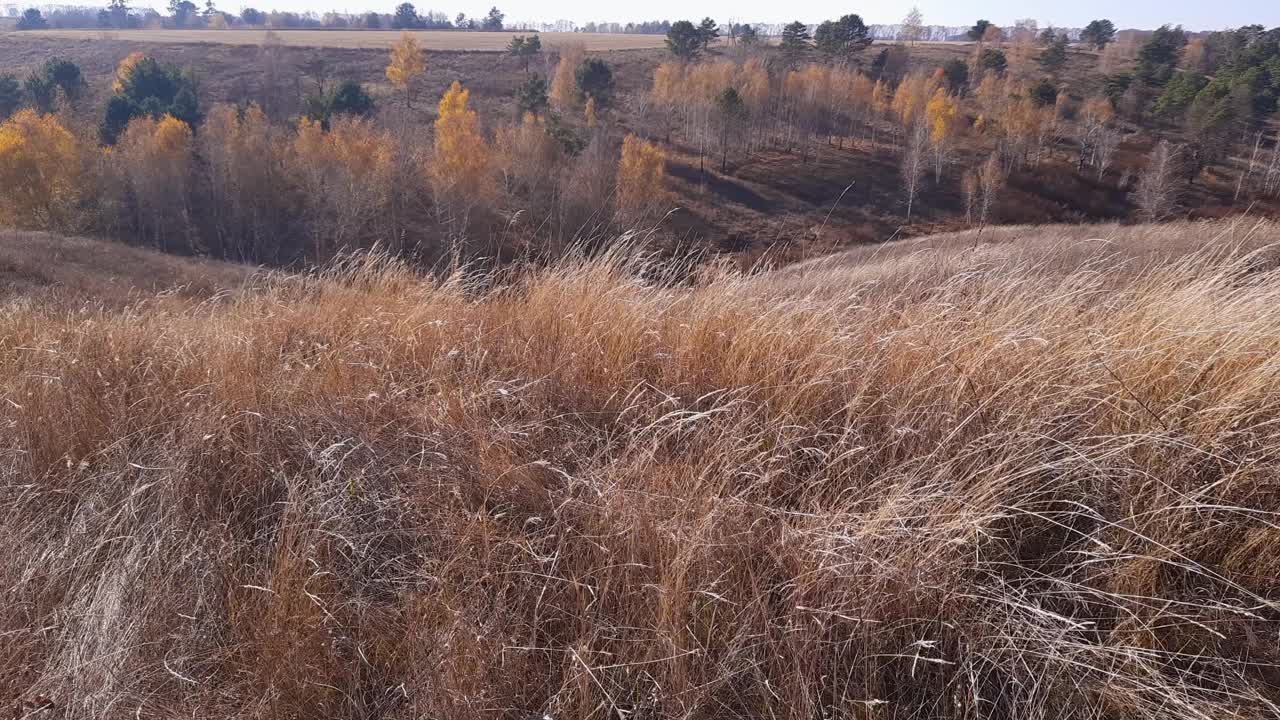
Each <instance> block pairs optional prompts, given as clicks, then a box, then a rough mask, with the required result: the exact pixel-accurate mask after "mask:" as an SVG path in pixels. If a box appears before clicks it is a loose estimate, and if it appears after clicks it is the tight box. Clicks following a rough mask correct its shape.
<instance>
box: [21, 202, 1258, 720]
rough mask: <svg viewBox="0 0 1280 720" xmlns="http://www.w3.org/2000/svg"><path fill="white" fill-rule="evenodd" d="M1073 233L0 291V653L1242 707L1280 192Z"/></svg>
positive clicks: (91, 677)
mask: <svg viewBox="0 0 1280 720" xmlns="http://www.w3.org/2000/svg"><path fill="white" fill-rule="evenodd" d="M1055 232H1056V231H1051V230H1046V231H1042V235H1043V236H1044V237H1046V238H1050V239H1052V238H1053V237H1055ZM1100 232H1105V233H1107V234H1108V235H1109V236H1110V244H1101V243H1094V244H1090V243H1079V242H1078V243H1067V242H1050V241H1037V240H1035V239H1033V238H1031V239H1028V240H1027V241H1026V242H1025V243H1023V244H1020V243H1016V242H1010V243H1005V244H1002V243H1000V242H996V243H989V242H987V239H990V238H992V235H990V234H988V235H986V236H983V237H982V238H976V239H975V237H974V236H971V235H969V236H959V237H953V238H950V239H949V240H947V241H945V242H938V243H936V244H935V246H934V247H933V248H932V249H930V250H929V251H928V252H924V251H923V249H922V248H921V247H920V246H918V245H917V246H914V249H912V246H899V248H905V249H886V250H884V251H882V253H883V254H882V255H880V256H873V257H865V258H862V259H861V260H860V261H858V262H856V263H854V264H852V265H850V266H849V267H848V268H847V269H844V270H833V269H827V270H815V269H814V268H812V267H810V268H808V269H806V270H802V271H797V272H799V273H807V275H806V274H796V273H792V274H776V275H766V276H743V275H736V274H732V273H720V272H706V273H704V274H702V276H701V279H700V280H699V281H698V282H697V283H695V284H694V285H693V286H692V287H688V286H676V285H664V284H662V283H660V282H655V281H654V280H652V279H649V280H644V279H641V278H652V277H654V275H655V273H653V272H652V271H651V269H649V268H644V267H642V266H640V265H642V263H640V262H639V261H635V260H627V259H623V258H621V257H620V256H613V257H610V258H605V259H602V260H594V261H582V262H578V263H567V264H563V265H561V266H559V267H557V268H554V269H548V270H543V271H538V272H537V273H536V274H534V275H532V276H530V277H527V278H522V279H519V280H508V281H505V282H497V279H495V278H484V277H468V276H465V275H458V276H455V277H452V278H449V279H447V280H444V281H430V280H426V279H422V278H419V277H416V276H414V275H413V274H412V273H410V272H409V271H407V270H406V269H404V268H403V267H401V266H399V265H396V264H394V263H392V262H390V261H383V260H376V259H371V260H353V261H350V262H348V263H347V264H345V265H343V266H340V267H336V268H335V269H332V270H330V271H328V272H325V273H321V274H316V275H312V276H308V277H300V278H298V277H279V278H276V279H275V280H273V281H271V282H268V283H267V287H266V288H264V289H262V290H257V291H247V292H243V293H241V294H239V295H237V296H236V297H235V298H234V299H231V300H227V301H224V302H220V303H200V302H197V301H194V300H190V299H183V298H181V297H180V296H178V295H176V294H169V295H167V296H165V297H160V298H156V299H154V300H148V301H145V302H142V303H139V304H137V305H134V306H132V307H130V308H128V309H123V310H120V309H113V310H98V311H93V310H86V309H84V308H78V309H69V308H68V307H66V306H65V305H60V304H57V303H43V304H42V303H11V304H10V305H8V306H7V307H6V311H5V312H3V313H0V392H3V402H0V413H3V415H2V416H0V422H2V423H3V425H2V427H3V428H4V429H3V434H2V435H0V437H2V438H3V458H4V465H3V468H4V480H3V485H2V486H0V493H3V495H2V497H3V507H4V509H5V526H4V527H5V532H4V534H3V536H2V537H0V593H2V594H3V597H2V598H0V637H2V638H3V642H0V688H2V689H3V691H4V692H6V693H8V694H9V695H10V696H12V697H13V699H14V700H13V701H14V702H15V703H26V705H25V706H24V707H28V708H30V707H32V706H34V705H37V704H45V703H46V700H47V702H48V703H52V704H53V705H54V706H55V707H54V709H51V710H43V711H39V712H43V713H45V714H55V713H56V716H57V717H67V718H90V717H93V718H98V717H125V716H128V717H155V718H159V717H165V718H169V717H197V718H215V717H217V718H225V717H243V718H250V717H253V718H283V717H296V718H316V717H347V718H375V717H379V718H410V717H413V718H451V719H460V718H525V717H543V716H547V717H551V718H601V719H603V718H616V719H618V720H622V719H623V718H724V717H744V718H746V717H750V718H804V719H805V720H809V719H812V718H858V719H864V718H865V719H872V718H874V719H879V718H966V719H967V718H1019V719H1021V718H1073V719H1074V718H1079V719H1081V720H1083V719H1085V718H1089V719H1096V718H1125V719H1129V718H1153V719H1154V718H1170V717H1177V718H1199V719H1204V720H1211V719H1212V720H1217V719H1220V718H1228V717H1230V718H1264V717H1275V716H1276V715H1277V713H1278V712H1280V710H1278V708H1277V706H1276V702H1277V701H1278V700H1280V657H1278V654H1280V650H1278V649H1277V648H1278V646H1277V644H1276V637H1277V632H1280V612H1278V608H1277V602H1280V580H1277V578H1278V577H1280V575H1278V574H1277V571H1278V570H1280V567H1278V565H1280V556H1278V555H1277V552H1276V551H1277V547H1278V546H1280V525H1277V516H1276V513H1277V511H1278V510H1280V482H1278V481H1277V479H1276V477H1277V470H1278V469H1280V424H1278V422H1277V421H1278V420H1280V391H1277V384H1276V381H1277V376H1278V375H1280V275H1277V272H1276V270H1275V269H1274V268H1275V262H1274V260H1273V257H1272V255H1271V253H1270V251H1269V250H1267V249H1266V248H1265V247H1264V246H1266V245H1268V244H1269V243H1272V242H1275V241H1276V240H1280V228H1277V227H1276V226H1272V225H1257V226H1248V227H1246V226H1243V225H1239V224H1237V225H1232V226H1225V225H1218V226H1172V227H1170V228H1166V229H1164V230H1146V229H1137V230H1133V231H1128V230H1120V229H1104V230H1101V231H1100ZM1028 234H1030V233H1029V231H1028ZM1161 241H1164V242H1168V243H1170V244H1171V246H1185V245H1188V244H1195V245H1203V246H1204V249H1202V250H1193V251H1190V252H1189V253H1167V254H1160V253H1149V252H1145V251H1143V250H1142V249H1143V248H1144V247H1147V244H1148V243H1156V242H1161ZM1015 247H1017V248H1021V249H1020V250H1018V251H1013V250H1012V249H1013V248H1015ZM1102 247H1109V248H1113V251H1109V252H1102V251H1100V248H1102ZM1259 248H1262V249H1259ZM1129 249H1133V251H1132V252H1130V251H1129ZM922 253H923V254H922ZM876 263H884V266H883V267H879V268H877V267H876V265H875V264H876ZM911 268H914V273H913V272H910V271H909V270H910V269H911Z"/></svg>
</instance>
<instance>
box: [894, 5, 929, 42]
mask: <svg viewBox="0 0 1280 720" xmlns="http://www.w3.org/2000/svg"><path fill="white" fill-rule="evenodd" d="M899 36H900V37H901V39H902V40H904V41H906V42H909V43H911V44H912V45H915V44H916V42H918V41H919V40H920V39H922V38H923V37H924V16H922V15H921V14H920V8H918V7H916V6H914V5H912V6H911V11H910V12H908V13H907V16H906V17H905V18H903V20H902V31H901V32H900V33H899Z"/></svg>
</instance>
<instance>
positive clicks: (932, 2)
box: [136, 0, 1280, 30]
mask: <svg viewBox="0 0 1280 720" xmlns="http://www.w3.org/2000/svg"><path fill="white" fill-rule="evenodd" d="M400 1H401V0H221V1H218V2H217V4H218V6H219V7H222V8H223V9H227V10H238V9H239V6H240V5H247V4H250V3H252V4H253V5H254V6H255V7H258V8H259V9H264V10H265V9H276V10H293V11H305V10H313V11H316V12H321V13H323V12H326V11H329V10H337V11H348V12H363V11H367V10H379V11H382V12H390V11H391V9H392V8H393V7H394V6H395V5H396V3H398V2H400ZM410 1H411V2H414V4H415V5H416V6H417V8H418V10H419V12H423V11H426V10H438V11H441V12H444V13H445V14H446V15H448V16H449V17H453V16H455V15H457V14H458V13H459V12H465V13H466V14H467V15H468V16H479V15H483V14H484V13H485V12H486V11H488V9H489V6H490V5H491V4H497V5H498V6H499V7H500V8H501V9H502V11H503V12H505V13H506V15H507V18H508V20H520V21H524V20H538V21H545V22H550V21H554V20H560V19H564V20H573V21H575V22H578V23H582V22H586V21H588V20H595V21H608V22H614V21H616V22H626V21H629V20H661V19H672V20H674V19H680V18H690V19H694V20H697V19H699V18H701V17H702V16H704V15H710V16H712V17H714V18H715V19H716V20H719V21H720V22H722V23H723V22H725V21H727V20H729V19H731V18H732V19H734V20H737V21H746V22H785V21H790V20H803V21H805V22H818V21H820V20H824V19H827V18H834V17H838V16H840V15H843V14H845V13H850V12H856V13H858V14H860V15H861V16H862V18H863V20H865V21H866V22H868V23H883V24H890V23H896V22H898V21H899V20H901V19H902V17H903V16H904V15H905V14H906V13H907V10H908V9H910V0H906V1H905V2H903V1H900V0H861V2H854V3H848V2H847V1H841V0H793V1H792V2H777V1H776V0H773V1H771V2H763V1H762V0H745V1H744V0H696V1H692V2H691V1H690V0H649V1H648V2H642V3H633V2H600V1H599V0H410ZM136 4H142V3H136ZM154 4H156V5H162V4H163V2H155V3H154ZM197 4H201V5H202V4H203V2H198V3H197ZM918 4H919V7H920V11H921V12H922V13H923V14H924V19H925V22H926V23H929V24H932V25H966V24H970V23H972V22H973V21H974V20H976V19H978V18H980V17H981V18H987V19H989V20H991V21H993V22H995V23H997V24H1001V25H1011V24H1013V21H1014V20H1017V19H1019V18H1027V17H1030V18H1035V19H1036V20H1038V21H1039V22H1040V25H1041V26H1044V25H1047V24H1050V23H1052V24H1054V25H1058V26H1062V27H1081V26H1083V25H1084V24H1086V23H1088V22H1089V21H1090V20H1093V19H1095V18H1110V19H1111V21H1112V22H1114V23H1115V24H1116V27H1118V28H1130V27H1136V28H1154V27H1156V26H1158V25H1161V24H1163V23H1171V24H1181V25H1183V26H1184V27H1186V28H1188V29H1192V30H1219V29H1223V28H1227V27H1238V26H1240V25H1246V24H1251V23H1261V24H1263V25H1266V26H1267V27H1275V26H1280V0H1069V1H1067V2H1062V1H1060V0H977V1H975V0H969V1H964V0H918Z"/></svg>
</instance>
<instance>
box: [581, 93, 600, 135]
mask: <svg viewBox="0 0 1280 720" xmlns="http://www.w3.org/2000/svg"><path fill="white" fill-rule="evenodd" d="M583 115H584V116H585V117H586V120H587V127H588V128H594V127H595V126H596V122H597V120H596V99H595V98H593V97H591V96H590V95H588V96H587V108H586V110H585V112H584V113H583Z"/></svg>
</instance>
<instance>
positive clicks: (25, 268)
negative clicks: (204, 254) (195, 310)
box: [0, 230, 254, 307]
mask: <svg viewBox="0 0 1280 720" xmlns="http://www.w3.org/2000/svg"><path fill="white" fill-rule="evenodd" d="M253 276H254V271H253V269H252V268H249V267H247V266H245V265H234V264H231V263H224V262H217V261H214V260H198V259H194V258H182V257H175V256H173V255H161V254H159V253H155V252H150V251H147V250H143V249H139V248H135V247H129V246H126V245H121V244H119V243H111V242H104V241H101V240H91V239H88V238H67V237H60V236H57V235H51V234H49V233H42V232H20V231H13V230H0V299H10V298H15V297H16V298H21V299H24V300H26V301H28V302H29V301H32V300H39V301H41V302H45V303H61V302H71V303H75V302H82V301H84V300H86V299H88V300H92V301H94V302H95V303H98V304H105V305H109V306H111V307H122V306H127V305H129V304H132V303H134V302H137V301H138V300H139V299H144V298H149V297H153V296H155V295H156V294H157V293H160V294H166V295H170V294H176V295H178V296H181V297H193V298H208V297H213V296H219V295H224V294H227V293H231V292H235V291H238V290H240V289H241V288H245V287H247V286H250V285H251V284H252V280H253Z"/></svg>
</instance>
